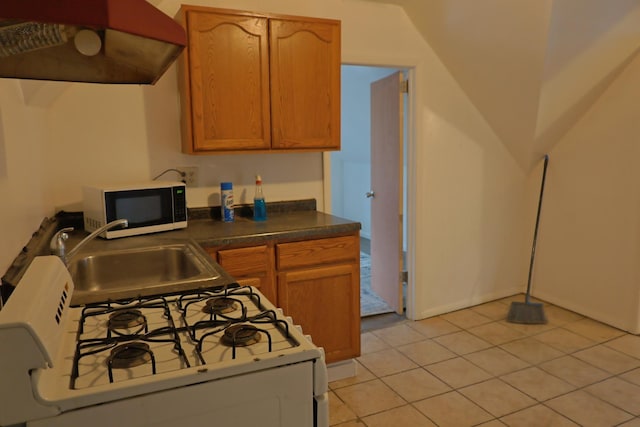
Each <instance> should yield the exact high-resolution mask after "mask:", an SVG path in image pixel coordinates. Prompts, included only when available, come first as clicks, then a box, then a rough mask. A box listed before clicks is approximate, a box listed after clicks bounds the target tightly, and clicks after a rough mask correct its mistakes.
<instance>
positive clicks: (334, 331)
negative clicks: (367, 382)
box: [278, 264, 360, 363]
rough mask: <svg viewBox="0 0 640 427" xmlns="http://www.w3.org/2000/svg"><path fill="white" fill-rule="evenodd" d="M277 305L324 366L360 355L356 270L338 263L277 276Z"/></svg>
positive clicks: (357, 278)
mask: <svg viewBox="0 0 640 427" xmlns="http://www.w3.org/2000/svg"><path fill="white" fill-rule="evenodd" d="M278 305H279V306H280V307H282V309H283V310H284V312H285V313H286V314H287V315H288V316H291V317H292V318H293V321H294V323H296V324H299V325H300V326H302V330H303V331H304V332H305V333H306V334H309V335H311V338H312V340H313V342H314V343H315V344H316V345H318V346H320V347H323V348H324V350H325V355H326V360H327V362H328V363H331V362H336V361H339V360H345V359H349V358H353V357H358V356H359V355H360V271H359V268H358V266H357V265H354V264H340V265H332V266H327V267H317V268H309V269H304V270H294V271H285V272H279V273H278Z"/></svg>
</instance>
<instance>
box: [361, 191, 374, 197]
mask: <svg viewBox="0 0 640 427" xmlns="http://www.w3.org/2000/svg"><path fill="white" fill-rule="evenodd" d="M364 195H365V196H367V197H368V198H371V197H376V193H375V192H374V191H373V190H371V191H367V192H366V193H364Z"/></svg>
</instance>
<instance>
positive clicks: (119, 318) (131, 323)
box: [108, 309, 147, 331]
mask: <svg viewBox="0 0 640 427" xmlns="http://www.w3.org/2000/svg"><path fill="white" fill-rule="evenodd" d="M146 323H147V320H146V319H145V317H144V316H143V315H142V312H141V311H140V310H136V309H126V310H120V311H116V312H115V313H111V315H110V316H109V323H108V326H109V329H110V330H112V331H113V330H116V329H129V328H133V327H136V326H141V325H144V324H146Z"/></svg>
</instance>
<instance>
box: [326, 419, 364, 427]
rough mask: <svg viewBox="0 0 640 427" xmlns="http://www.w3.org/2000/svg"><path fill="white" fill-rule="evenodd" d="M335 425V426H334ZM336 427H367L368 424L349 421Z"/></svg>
mask: <svg viewBox="0 0 640 427" xmlns="http://www.w3.org/2000/svg"><path fill="white" fill-rule="evenodd" d="M332 425H333V424H332ZM335 426H336V427H367V426H366V424H364V423H362V422H360V421H357V420H356V421H347V422H346V423H342V424H336V425H335Z"/></svg>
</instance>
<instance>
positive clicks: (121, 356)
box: [107, 341, 151, 369]
mask: <svg viewBox="0 0 640 427" xmlns="http://www.w3.org/2000/svg"><path fill="white" fill-rule="evenodd" d="M150 360H151V350H150V349H149V346H148V345H147V344H146V343H143V342H140V341H134V342H130V343H126V344H121V345H119V346H117V347H115V348H114V349H113V350H111V355H110V356H109V357H108V358H107V365H109V366H110V367H111V368H113V369H127V368H133V367H135V366H140V365H144V364H145V363H148V362H149V361H150Z"/></svg>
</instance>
